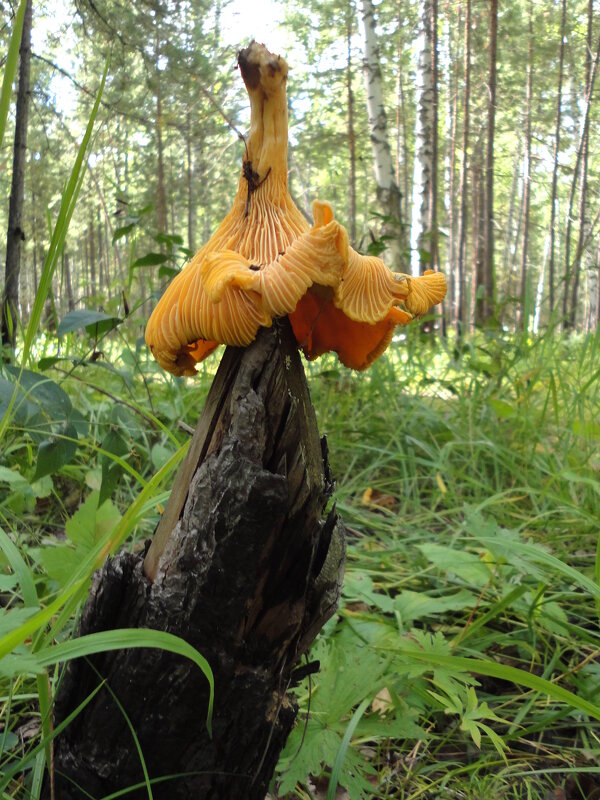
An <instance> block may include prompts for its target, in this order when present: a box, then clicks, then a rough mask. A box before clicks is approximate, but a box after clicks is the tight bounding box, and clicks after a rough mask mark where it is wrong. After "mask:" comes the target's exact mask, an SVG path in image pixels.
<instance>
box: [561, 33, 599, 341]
mask: <svg viewBox="0 0 600 800" xmlns="http://www.w3.org/2000/svg"><path fill="white" fill-rule="evenodd" d="M598 58H600V37H599V38H598V44H597V46H596V52H595V54H594V58H593V60H592V62H591V64H590V70H589V79H588V81H587V86H586V91H585V101H584V106H583V112H582V117H581V133H580V136H579V144H578V147H577V156H576V159H575V168H574V170H573V180H572V182H571V191H570V193H569V204H568V208H567V226H566V232H565V281H564V283H565V286H564V293H563V306H562V310H563V327H564V329H565V330H568V329H569V328H570V327H572V324H573V323H574V318H573V323H572V321H571V310H572V309H570V308H569V292H570V284H571V274H572V267H573V265H572V264H571V230H572V224H573V205H574V202H575V193H576V189H577V182H578V178H579V176H580V172H581V166H582V159H583V155H584V153H586V152H587V137H588V130H589V124H590V108H591V101H592V94H593V92H594V81H595V79H596V67H597V65H598ZM576 258H577V254H576Z"/></svg>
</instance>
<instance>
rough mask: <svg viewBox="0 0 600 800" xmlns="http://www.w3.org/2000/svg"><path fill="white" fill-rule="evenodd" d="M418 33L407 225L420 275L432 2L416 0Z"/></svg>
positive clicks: (429, 142) (431, 132)
mask: <svg viewBox="0 0 600 800" xmlns="http://www.w3.org/2000/svg"><path fill="white" fill-rule="evenodd" d="M418 18H419V36H418V39H417V73H416V106H417V112H416V116H415V158H414V164H413V186H412V213H411V225H410V264H411V273H412V274H413V275H419V274H420V273H421V272H423V270H424V268H425V269H426V268H428V267H429V264H430V260H431V239H430V234H431V229H430V228H429V227H428V226H429V222H430V219H431V196H432V186H431V182H432V177H433V171H434V167H433V162H434V147H433V142H434V139H435V133H436V130H435V124H434V105H435V90H434V77H433V59H432V53H433V49H434V48H433V43H432V35H433V28H434V3H433V0H419V10H418Z"/></svg>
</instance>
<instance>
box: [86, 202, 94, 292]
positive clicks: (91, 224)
mask: <svg viewBox="0 0 600 800" xmlns="http://www.w3.org/2000/svg"><path fill="white" fill-rule="evenodd" d="M88 230H89V234H88V238H89V242H90V295H91V296H92V297H93V296H94V295H95V294H96V247H95V242H94V213H93V212H92V214H91V216H90V221H89V226H88Z"/></svg>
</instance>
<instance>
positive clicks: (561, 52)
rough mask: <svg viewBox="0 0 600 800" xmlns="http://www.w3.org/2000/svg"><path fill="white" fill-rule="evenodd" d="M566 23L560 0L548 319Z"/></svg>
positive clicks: (551, 301) (551, 303)
mask: <svg viewBox="0 0 600 800" xmlns="http://www.w3.org/2000/svg"><path fill="white" fill-rule="evenodd" d="M566 23H567V0H562V12H561V20H560V50H559V56H558V88H557V92H556V95H557V96H556V122H555V126H554V165H553V167H552V194H551V200H550V202H551V206H550V252H549V254H548V297H549V306H550V309H549V311H550V319H552V315H553V313H554V306H555V299H554V286H555V277H554V250H555V239H556V233H555V230H554V226H555V223H556V201H557V193H558V156H559V154H560V126H561V115H562V84H563V72H564V64H565V30H566Z"/></svg>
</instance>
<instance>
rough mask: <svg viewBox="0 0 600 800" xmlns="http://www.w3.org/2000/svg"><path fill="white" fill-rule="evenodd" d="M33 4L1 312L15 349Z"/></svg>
mask: <svg viewBox="0 0 600 800" xmlns="http://www.w3.org/2000/svg"><path fill="white" fill-rule="evenodd" d="M32 17H33V12H32V0H27V5H26V6H25V15H24V17H23V31H22V34H21V47H20V50H19V89H18V93H17V111H16V120H15V141H14V148H13V166H12V181H11V189H10V203H9V207H8V231H7V235H6V264H5V268H4V292H3V295H2V307H1V308H0V335H1V338H2V344H3V345H8V346H9V347H10V348H11V349H14V347H15V344H16V339H17V328H18V304H19V273H20V270H21V244H22V242H24V241H25V233H24V231H23V198H24V194H25V163H26V157H27V120H28V116H29V100H30V96H31V92H30V64H31V25H32Z"/></svg>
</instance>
